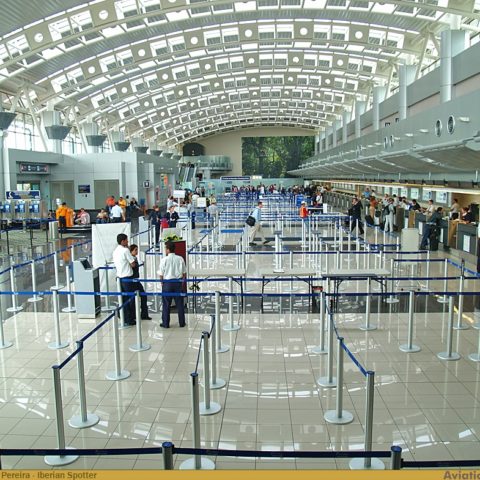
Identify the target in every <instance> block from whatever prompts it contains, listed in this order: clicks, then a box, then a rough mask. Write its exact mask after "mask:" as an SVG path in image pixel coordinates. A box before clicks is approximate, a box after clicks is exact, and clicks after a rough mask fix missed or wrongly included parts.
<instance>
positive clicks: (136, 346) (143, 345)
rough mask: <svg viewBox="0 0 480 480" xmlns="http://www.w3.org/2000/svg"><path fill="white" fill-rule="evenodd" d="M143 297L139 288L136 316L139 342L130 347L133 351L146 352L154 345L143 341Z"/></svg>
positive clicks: (136, 294)
mask: <svg viewBox="0 0 480 480" xmlns="http://www.w3.org/2000/svg"><path fill="white" fill-rule="evenodd" d="M141 301H142V299H141V297H140V291H139V290H137V291H136V292H135V317H136V319H137V324H136V331H137V343H135V344H133V345H130V346H129V347H128V349H129V350H130V351H131V352H145V351H146V350H150V349H151V348H152V347H151V345H149V344H148V343H143V339H142V319H141V306H140V304H141Z"/></svg>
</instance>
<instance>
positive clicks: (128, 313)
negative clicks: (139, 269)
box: [113, 233, 138, 325]
mask: <svg viewBox="0 0 480 480" xmlns="http://www.w3.org/2000/svg"><path fill="white" fill-rule="evenodd" d="M117 243H118V247H117V248H116V249H115V250H114V251H113V263H114V264H115V268H116V270H117V277H118V278H119V279H120V286H121V288H122V292H135V291H136V290H137V289H138V288H137V287H138V286H137V284H136V282H131V281H128V280H131V279H133V269H132V267H133V266H134V265H135V258H134V257H133V255H132V254H131V253H130V250H129V248H128V237H127V236H126V235H125V234H124V233H119V234H118V235H117ZM131 298H132V297H127V296H123V295H122V305H123V304H124V303H125V302H127V301H128V300H130V299H131ZM123 311H124V319H125V325H135V323H136V322H135V300H134V299H132V301H131V302H129V303H128V304H127V305H126V306H125V307H124V308H123Z"/></svg>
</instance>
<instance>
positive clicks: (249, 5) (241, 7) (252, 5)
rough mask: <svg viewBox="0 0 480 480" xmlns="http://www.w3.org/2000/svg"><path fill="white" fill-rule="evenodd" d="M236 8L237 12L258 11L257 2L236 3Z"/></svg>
mask: <svg viewBox="0 0 480 480" xmlns="http://www.w3.org/2000/svg"><path fill="white" fill-rule="evenodd" d="M234 8H235V11H236V12H249V11H252V10H256V8H257V2H255V1H246V2H235V3H234Z"/></svg>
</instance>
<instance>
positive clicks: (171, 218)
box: [167, 205, 180, 228]
mask: <svg viewBox="0 0 480 480" xmlns="http://www.w3.org/2000/svg"><path fill="white" fill-rule="evenodd" d="M179 218H180V217H179V216H178V213H177V212H176V211H175V205H171V206H170V208H169V209H168V212H167V220H168V228H176V227H177V221H178V219H179Z"/></svg>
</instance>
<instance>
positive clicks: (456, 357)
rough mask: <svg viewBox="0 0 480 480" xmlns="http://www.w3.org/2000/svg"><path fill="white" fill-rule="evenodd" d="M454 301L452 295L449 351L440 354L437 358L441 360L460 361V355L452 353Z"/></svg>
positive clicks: (449, 305) (449, 317)
mask: <svg viewBox="0 0 480 480" xmlns="http://www.w3.org/2000/svg"><path fill="white" fill-rule="evenodd" d="M454 300H455V297H454V296H453V295H451V296H450V297H449V302H448V326H447V351H446V352H440V353H438V354H437V357H438V358H439V359H440V360H460V358H461V357H460V354H459V353H457V352H452V348H453V316H454V313H455V312H454Z"/></svg>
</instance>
